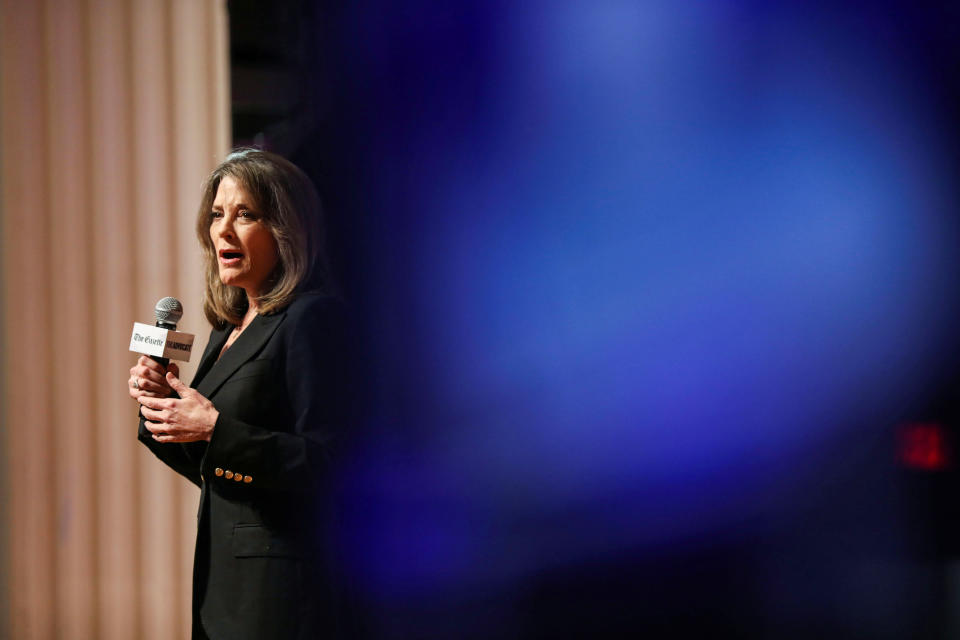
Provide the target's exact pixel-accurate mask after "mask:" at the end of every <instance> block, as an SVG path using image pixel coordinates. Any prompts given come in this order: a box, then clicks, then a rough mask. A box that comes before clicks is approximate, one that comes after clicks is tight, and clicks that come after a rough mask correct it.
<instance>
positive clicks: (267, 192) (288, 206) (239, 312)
mask: <svg viewBox="0 0 960 640" xmlns="http://www.w3.org/2000/svg"><path fill="white" fill-rule="evenodd" d="M225 176H230V177H231V178H233V179H234V180H236V181H237V182H238V183H239V184H240V186H242V187H243V189H244V190H245V191H246V192H247V193H248V194H249V195H250V196H251V197H252V198H253V200H254V202H252V203H251V205H252V206H255V207H256V208H257V213H258V214H260V216H261V218H260V219H261V220H262V221H263V223H264V224H266V226H267V228H268V229H269V230H270V233H272V234H273V237H274V239H275V240H276V241H277V251H278V253H279V257H280V259H279V260H278V261H277V266H276V267H275V268H274V270H273V272H272V273H271V274H270V275H269V276H268V277H267V286H266V291H265V292H264V293H262V294H261V295H260V297H259V298H258V300H257V304H258V305H259V308H260V313H261V314H268V313H272V312H275V311H278V310H280V309H282V308H284V307H286V306H287V305H289V304H290V303H291V302H293V299H294V298H295V297H296V295H297V294H298V293H300V292H301V291H305V290H308V289H318V290H322V291H324V292H326V293H330V294H333V293H334V290H335V287H334V284H333V280H332V278H331V275H330V268H329V264H328V261H327V257H326V252H325V249H324V243H325V238H324V232H323V212H322V209H321V207H320V198H319V196H318V195H317V190H316V188H315V187H314V186H313V182H311V181H310V178H308V177H307V175H306V174H305V173H303V171H301V170H300V169H298V168H297V167H296V166H295V165H294V164H293V163H292V162H290V161H289V160H286V159H285V158H282V157H280V156H278V155H277V154H275V153H270V152H269V151H261V150H259V149H237V150H235V151H233V152H232V153H230V155H228V156H227V158H226V160H224V161H223V162H222V163H221V164H220V166H218V167H217V168H216V169H214V170H213V173H211V174H210V177H209V178H207V181H206V184H205V185H204V188H203V198H202V201H201V203H200V210H199V212H198V214H197V238H198V239H199V240H200V247H201V249H202V251H203V264H204V273H205V278H206V289H205V291H204V296H203V313H204V315H206V317H207V320H209V321H210V324H212V325H213V326H214V327H217V328H223V327H224V326H226V325H227V324H236V325H239V324H240V322H241V320H242V319H243V316H244V314H245V313H246V311H247V296H246V293H245V292H244V290H243V289H241V288H240V287H229V286H227V285H225V284H223V282H221V281H220V272H219V268H218V264H217V250H216V247H214V244H213V241H212V240H211V238H210V223H211V220H212V217H211V211H212V210H213V201H214V200H215V199H216V197H217V189H218V188H219V187H220V181H221V180H223V178H224V177H225Z"/></svg>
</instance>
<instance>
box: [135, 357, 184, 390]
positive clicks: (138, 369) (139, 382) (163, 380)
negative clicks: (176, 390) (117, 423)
mask: <svg viewBox="0 0 960 640" xmlns="http://www.w3.org/2000/svg"><path fill="white" fill-rule="evenodd" d="M167 371H171V372H172V373H173V375H175V376H177V377H179V376H180V368H179V367H177V365H176V363H173V362H171V363H170V366H169V367H167V368H166V369H164V368H163V365H162V364H160V363H159V362H157V361H156V360H154V359H153V358H150V357H147V356H140V358H139V359H138V360H137V364H135V365H133V366H132V367H130V379H129V380H127V391H129V392H130V397H131V398H133V399H134V400H137V399H139V398H141V397H144V396H147V397H149V398H166V397H167V396H169V395H170V394H171V393H173V389H171V388H170V385H169V384H167V377H166V376H167Z"/></svg>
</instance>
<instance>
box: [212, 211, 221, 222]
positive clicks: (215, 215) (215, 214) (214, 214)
mask: <svg viewBox="0 0 960 640" xmlns="http://www.w3.org/2000/svg"><path fill="white" fill-rule="evenodd" d="M222 217H223V211H211V212H210V218H211V219H213V220H217V219H219V218H222Z"/></svg>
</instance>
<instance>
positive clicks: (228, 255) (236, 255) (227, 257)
mask: <svg viewBox="0 0 960 640" xmlns="http://www.w3.org/2000/svg"><path fill="white" fill-rule="evenodd" d="M219 254H220V256H219V257H220V264H222V265H223V266H225V267H231V266H234V265H236V264H239V262H240V261H241V260H242V259H243V253H242V252H240V251H236V250H235V249H221V250H220V252H219Z"/></svg>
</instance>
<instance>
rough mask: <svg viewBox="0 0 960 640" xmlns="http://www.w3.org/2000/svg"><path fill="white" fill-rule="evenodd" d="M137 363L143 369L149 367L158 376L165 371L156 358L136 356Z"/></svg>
mask: <svg viewBox="0 0 960 640" xmlns="http://www.w3.org/2000/svg"><path fill="white" fill-rule="evenodd" d="M137 364H138V365H140V366H141V367H143V368H145V369H149V370H151V371H153V372H154V373H156V374H157V375H159V376H163V375H164V374H165V373H166V370H165V369H164V367H163V365H162V364H160V363H159V362H157V361H156V360H154V359H153V358H150V357H148V356H140V357H139V358H137Z"/></svg>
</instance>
